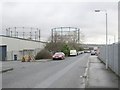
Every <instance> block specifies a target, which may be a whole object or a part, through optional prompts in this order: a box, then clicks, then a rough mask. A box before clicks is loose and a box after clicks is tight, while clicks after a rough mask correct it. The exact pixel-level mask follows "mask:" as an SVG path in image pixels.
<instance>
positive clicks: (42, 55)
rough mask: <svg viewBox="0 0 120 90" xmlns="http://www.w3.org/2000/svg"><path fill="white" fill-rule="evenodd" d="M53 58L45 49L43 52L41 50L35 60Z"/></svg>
mask: <svg viewBox="0 0 120 90" xmlns="http://www.w3.org/2000/svg"><path fill="white" fill-rule="evenodd" d="M51 57H52V55H51V53H50V52H49V51H48V50H46V49H43V50H41V51H40V52H38V53H37V55H36V56H35V59H36V60H39V59H51Z"/></svg>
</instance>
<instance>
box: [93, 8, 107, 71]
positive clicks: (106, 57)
mask: <svg viewBox="0 0 120 90" xmlns="http://www.w3.org/2000/svg"><path fill="white" fill-rule="evenodd" d="M101 11H104V12H105V15H106V50H105V52H106V69H108V24H107V11H106V10H95V12H101Z"/></svg>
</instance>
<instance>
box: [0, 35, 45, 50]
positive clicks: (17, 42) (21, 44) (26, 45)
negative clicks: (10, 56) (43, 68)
mask: <svg viewBox="0 0 120 90" xmlns="http://www.w3.org/2000/svg"><path fill="white" fill-rule="evenodd" d="M0 39H2V42H0V44H2V45H7V51H18V50H23V49H36V48H43V47H44V45H45V43H42V42H37V41H32V40H22V39H17V38H11V37H4V36H0Z"/></svg>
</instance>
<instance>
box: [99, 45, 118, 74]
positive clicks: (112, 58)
mask: <svg viewBox="0 0 120 90" xmlns="http://www.w3.org/2000/svg"><path fill="white" fill-rule="evenodd" d="M118 49H119V51H120V45H119V46H118V44H112V45H108V66H109V68H111V70H112V71H114V72H115V73H116V74H117V75H119V76H120V72H119V70H120V66H119V65H118V63H119V62H120V61H119V62H118V60H119V59H118V56H119V54H118ZM99 51H100V54H99V55H98V57H99V58H100V59H101V60H102V61H103V62H104V63H106V58H105V57H106V53H105V51H106V46H102V47H100V48H99Z"/></svg>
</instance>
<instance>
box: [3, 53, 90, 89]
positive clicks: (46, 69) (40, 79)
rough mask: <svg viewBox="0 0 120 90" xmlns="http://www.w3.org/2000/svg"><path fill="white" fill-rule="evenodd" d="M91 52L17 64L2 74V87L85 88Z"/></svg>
mask: <svg viewBox="0 0 120 90" xmlns="http://www.w3.org/2000/svg"><path fill="white" fill-rule="evenodd" d="M89 56H90V55H89V54H87V53H86V54H82V55H79V56H75V57H68V58H66V59H64V60H54V61H48V62H27V63H22V62H21V64H17V62H16V65H18V68H15V69H14V70H12V71H9V72H5V73H3V74H2V88H83V78H80V76H83V75H84V73H85V69H86V65H87V62H88V57H89Z"/></svg>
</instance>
